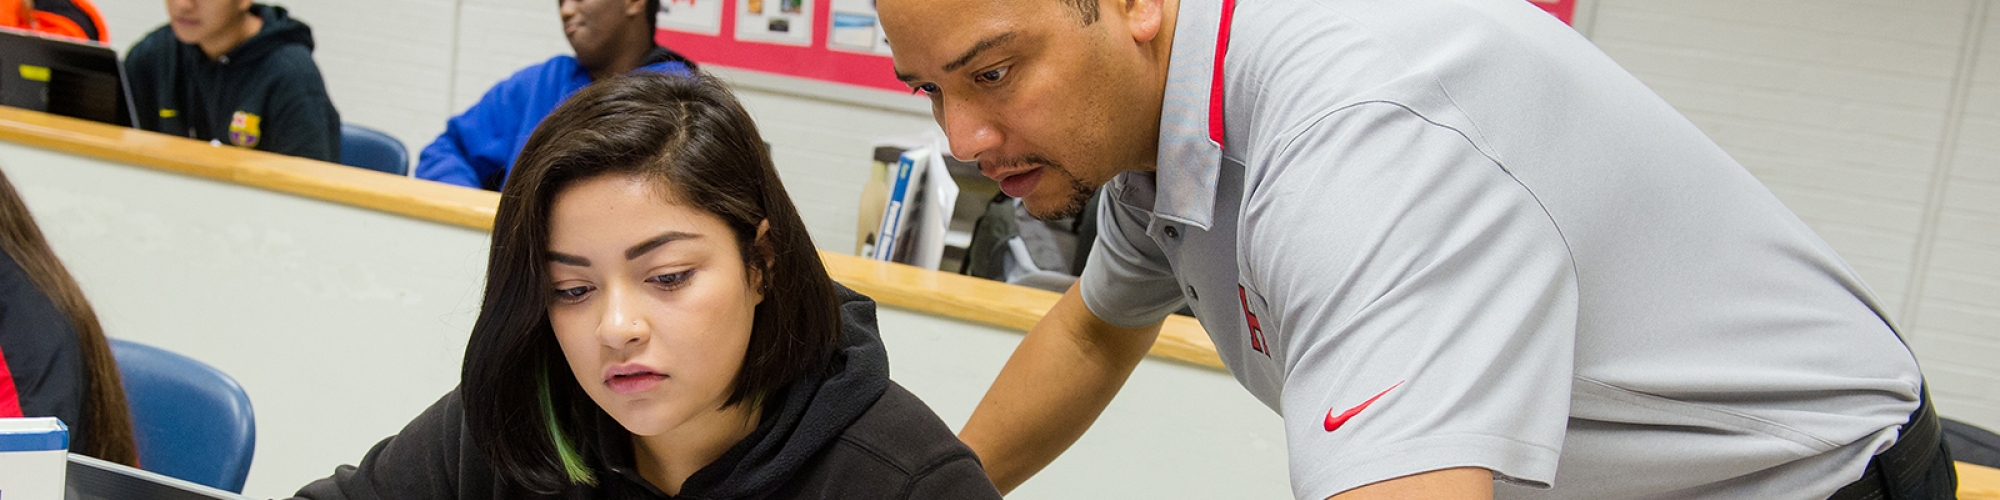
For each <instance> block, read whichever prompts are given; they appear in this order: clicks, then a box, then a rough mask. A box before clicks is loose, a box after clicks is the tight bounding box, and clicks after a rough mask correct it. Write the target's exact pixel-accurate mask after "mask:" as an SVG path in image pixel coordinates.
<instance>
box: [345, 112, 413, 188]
mask: <svg viewBox="0 0 2000 500" xmlns="http://www.w3.org/2000/svg"><path fill="white" fill-rule="evenodd" d="M340 163H341V164H342V165H348V166H355V167H361V168H365V169H369V170H374V171H377V172H387V173H391V174H396V175H402V176H408V175H410V150H409V149H406V148H404V147H403V141H398V140H396V138H394V137H390V136H389V134H384V133H382V132H381V131H379V130H375V129H371V128H368V127H363V126H360V125H354V124H351V123H342V124H340Z"/></svg>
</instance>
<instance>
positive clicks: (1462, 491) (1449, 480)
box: [1327, 467, 1493, 500]
mask: <svg viewBox="0 0 2000 500" xmlns="http://www.w3.org/2000/svg"><path fill="white" fill-rule="evenodd" d="M1492 498H1493V472H1491V471H1488V470H1486V469H1481V468H1478V467H1461V468H1457V469H1444V470H1435V471H1430V472H1425V473H1421V474H1412V475H1408V476H1403V477H1399V478H1395V479H1390V480H1388V481H1383V482H1379V483H1375V484H1370V485H1367V486H1362V487H1360V488H1355V489H1351V490H1347V492H1345V493H1341V494H1338V495H1334V496H1331V497H1327V500H1401V499H1445V500H1492Z"/></svg>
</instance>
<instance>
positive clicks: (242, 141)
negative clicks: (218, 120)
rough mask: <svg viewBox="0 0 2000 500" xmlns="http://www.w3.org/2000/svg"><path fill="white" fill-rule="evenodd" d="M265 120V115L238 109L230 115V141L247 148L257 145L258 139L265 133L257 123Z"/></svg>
mask: <svg viewBox="0 0 2000 500" xmlns="http://www.w3.org/2000/svg"><path fill="white" fill-rule="evenodd" d="M263 120H264V119H263V117H260V116H257V115H254V114H250V113H246V112H242V111H237V112H236V114H235V115H234V116H231V117H229V143H230V144H234V145H237V146H241V147H246V148H254V147H257V140H258V139H262V138H263V134H264V132H263V131H262V130H260V129H258V128H257V124H258V122H261V121H263Z"/></svg>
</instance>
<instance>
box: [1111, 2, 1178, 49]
mask: <svg viewBox="0 0 2000 500" xmlns="http://www.w3.org/2000/svg"><path fill="white" fill-rule="evenodd" d="M1104 4H1106V5H1100V8H1102V7H1117V8H1118V11H1119V14H1120V15H1122V16H1124V17H1125V27H1126V29H1127V30H1130V31H1131V32H1132V40H1133V41H1136V42H1139V43H1147V42H1151V41H1153V39H1154V38H1158V37H1159V36H1160V26H1161V25H1162V24H1163V23H1165V22H1166V17H1165V16H1166V8H1167V7H1166V2H1165V1H1164V0H1107V1H1105V2H1104Z"/></svg>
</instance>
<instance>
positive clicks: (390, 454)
mask: <svg viewBox="0 0 2000 500" xmlns="http://www.w3.org/2000/svg"><path fill="white" fill-rule="evenodd" d="M515 175H516V176H517V177H518V179H519V180H518V181H514V182H509V183H507V187H506V191H505V192H504V195H503V196H501V198H500V208H499V214H498V215H497V217H496V218H495V220H494V225H493V227H494V231H493V248H492V250H493V251H492V254H491V255H490V257H489V258H488V260H487V262H488V263H489V267H488V269H487V273H486V295H485V299H484V301H483V302H482V304H481V306H480V311H479V319H478V320H477V322H475V323H474V324H473V327H472V338H471V339H470V340H469V341H468V343H467V345H466V349H465V366H464V370H463V371H462V372H461V375H460V386H459V389H458V390H456V391H453V392H451V393H449V394H446V395H445V396H444V398H443V399H440V400H439V401H438V402H437V403H436V404H435V405H432V406H431V408H430V409H429V410H426V411H424V413H423V414H421V415H418V416H417V418H416V420H414V421H412V422H410V424H409V426H408V427H405V428H404V429H403V431H402V432H401V433H399V434H397V435H396V436H394V437H391V438H389V439H386V440H383V441H382V442H381V444H378V445H376V446H375V448H374V449H373V450H370V451H369V452H368V455H367V456H366V457H365V458H363V459H362V461H361V465H360V467H359V468H355V467H346V466H343V467H341V468H339V469H338V470H336V471H335V473H334V475H333V477H330V478H327V479H322V480H320V481H318V482H314V483H313V484H310V485H307V486H306V487H305V488H304V489H302V490H300V491H299V496H300V497H304V498H313V499H319V500H331V499H372V498H458V499H466V500H474V499H480V498H523V497H528V496H534V495H531V494H530V493H536V494H542V495H553V496H554V497H560V498H570V499H583V498H621V499H624V498H667V497H675V498H711V499H733V498H826V499H836V498H868V499H877V498H908V499H934V498H935V499H982V498H983V499H998V498H1000V494H999V492H998V491H996V490H994V488H993V485H992V483H990V482H988V481H987V479H986V476H985V471H984V470H983V469H981V468H980V466H979V461H978V459H977V458H975V457H974V456H973V455H972V450H970V449H968V448H966V447H965V444H964V443H961V442H959V441H958V438H956V437H954V436H952V434H951V429H950V428H948V427H946V426H945V425H944V422H943V421H941V420H939V419H938V417H937V415H936V414H933V413H932V412H931V410H930V408H929V407H927V406H925V405H924V403H923V402H922V401H920V400H918V399H917V397H916V396H914V395H912V394H910V393H909V391H906V390H904V389H903V388H902V387H901V386H898V385H896V383H894V382H891V381H890V380H889V359H888V352H887V351H886V350H884V348H883V346H882V340H881V338H880V337H879V336H878V335H877V334H876V325H875V303H874V301H872V300H869V299H868V298H867V297H863V296H861V295H860V294H857V293H854V292H853V291H850V290H846V289H844V288H840V287H839V286H838V285H835V284H834V282H833V280H832V279H831V278H829V277H828V276H827V274H826V268H825V267H824V265H823V264H822V263H821V262H820V260H819V254H818V252H817V250H815V249H814V247H813V244H812V241H811V238H810V237H808V236H807V233H806V227H805V222H804V221H803V220H801V219H800V218H799V214H798V209H797V208H796V207H794V206H793V205H792V202H791V198H790V197H789V196H788V195H787V194H786V193H785V188H784V185H783V184H781V183H780V181H779V179H778V173H777V170H776V169H775V168H774V167H773V166H772V165H771V158H770V155H769V154H768V153H767V152H766V150H765V148H764V146H763V143H762V141H760V140H759V137H758V134H757V128H756V125H755V124H754V123H752V122H751V121H750V115H749V114H748V113H745V112H744V111H743V108H742V107H741V106H740V105H739V104H737V102H736V99H735V98H734V97H733V96H731V95H729V91H728V90H726V89H724V88H723V87H722V84H721V83H719V82H717V81H715V79H714V78H712V77H708V76H695V77H692V78H689V77H681V76H672V75H664V74H658V73H640V74H636V75H632V76H625V77H619V78H613V79H610V80H606V81H604V82H600V83H597V84H595V85H592V86H590V87H589V88H587V89H584V90H583V92H581V93H579V94H577V95H576V97H575V98H573V99H571V100H570V101H569V102H568V103H566V104H563V105H562V106H561V107H559V108H557V109H556V111H555V112H554V113H553V114H551V115H549V116H548V120H547V121H546V122H545V123H543V124H542V125H541V127H540V128H538V129H537V130H536V131H535V133H534V135H533V136H532V137H530V138H529V140H528V144H527V147H526V149H525V150H524V151H523V152H522V154H521V158H520V168H519V170H518V171H517V172H516V174H515Z"/></svg>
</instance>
